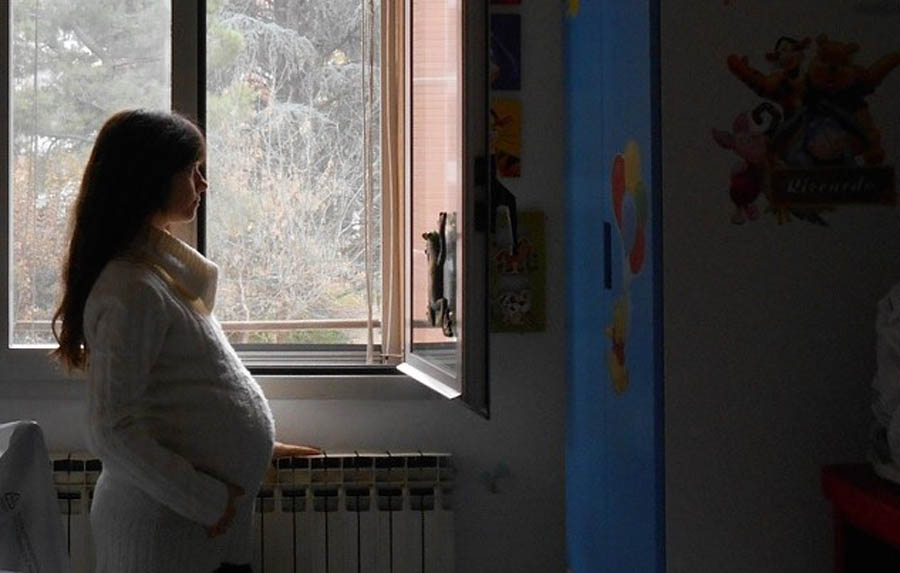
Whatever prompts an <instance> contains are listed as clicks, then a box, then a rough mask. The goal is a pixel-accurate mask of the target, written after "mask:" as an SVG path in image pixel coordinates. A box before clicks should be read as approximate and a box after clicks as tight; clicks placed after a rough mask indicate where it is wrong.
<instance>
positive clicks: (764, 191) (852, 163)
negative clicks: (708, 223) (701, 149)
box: [712, 34, 900, 225]
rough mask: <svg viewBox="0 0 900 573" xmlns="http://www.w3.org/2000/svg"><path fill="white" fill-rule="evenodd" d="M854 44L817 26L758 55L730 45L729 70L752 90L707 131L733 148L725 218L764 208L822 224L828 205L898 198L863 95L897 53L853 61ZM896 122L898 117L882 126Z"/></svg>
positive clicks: (783, 218)
mask: <svg viewBox="0 0 900 573" xmlns="http://www.w3.org/2000/svg"><path fill="white" fill-rule="evenodd" d="M859 50H860V45H859V44H857V43H856V42H854V41H850V40H845V39H841V38H832V37H829V36H827V35H825V34H820V35H819V36H817V37H816V38H815V40H813V39H812V38H810V37H797V36H794V37H792V36H782V37H780V38H778V39H776V40H775V41H774V43H773V47H772V50H771V51H769V52H767V53H765V54H763V55H762V57H763V58H764V59H765V61H766V64H767V67H768V70H763V69H760V68H761V67H762V66H760V65H759V64H758V63H757V61H756V60H760V57H759V56H756V57H754V56H753V55H746V54H731V55H729V56H728V57H727V59H726V65H727V70H728V72H729V73H730V74H731V76H732V77H733V78H734V79H736V80H737V81H739V82H741V83H742V84H743V85H744V86H745V87H746V88H747V89H749V90H751V91H752V92H753V93H754V94H755V95H756V96H758V97H759V98H760V99H759V101H758V102H757V104H756V105H754V106H753V107H752V108H750V109H739V110H736V111H735V114H734V117H733V120H732V122H731V126H730V127H727V128H713V129H712V137H713V139H714V140H715V143H716V144H717V145H718V146H719V147H721V148H722V149H724V150H726V151H728V152H730V153H731V154H733V155H734V156H735V163H734V165H733V167H732V169H731V174H730V177H729V181H728V193H729V196H730V198H731V202H732V213H731V222H732V223H735V224H742V223H745V222H749V221H755V220H757V219H759V218H760V216H761V215H762V214H764V213H768V214H771V215H773V216H774V217H775V219H776V221H777V222H778V223H785V222H788V221H791V220H793V219H799V220H804V221H807V222H810V223H814V224H818V225H827V219H826V217H825V216H824V215H825V213H826V212H827V211H833V210H834V209H835V208H836V207H838V206H842V205H850V204H883V205H894V204H896V189H895V181H894V166H893V161H894V159H895V158H893V157H888V156H887V154H886V152H885V149H884V146H883V145H882V140H883V135H882V126H881V125H880V124H879V121H878V110H877V109H870V106H869V103H868V101H867V98H868V97H869V96H870V95H871V94H873V93H874V92H875V91H876V90H878V88H879V86H880V85H881V84H882V82H883V81H884V80H885V78H887V77H888V75H889V74H891V72H893V71H894V69H895V68H897V67H898V66H900V52H893V53H889V54H886V55H883V56H881V57H879V58H876V59H874V61H870V62H858V61H857V58H856V54H857V52H859ZM890 127H891V128H893V129H897V126H890Z"/></svg>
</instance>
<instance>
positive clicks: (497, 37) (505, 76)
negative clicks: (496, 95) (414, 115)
mask: <svg viewBox="0 0 900 573" xmlns="http://www.w3.org/2000/svg"><path fill="white" fill-rule="evenodd" d="M521 54H522V17H521V16H520V15H519V14H491V46H490V78H491V89H495V90H518V89H521V87H522V78H521V75H522V71H521Z"/></svg>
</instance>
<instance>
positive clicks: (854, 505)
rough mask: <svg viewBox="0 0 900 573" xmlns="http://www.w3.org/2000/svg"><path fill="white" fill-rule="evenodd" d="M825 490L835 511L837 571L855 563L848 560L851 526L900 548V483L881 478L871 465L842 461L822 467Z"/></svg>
mask: <svg viewBox="0 0 900 573" xmlns="http://www.w3.org/2000/svg"><path fill="white" fill-rule="evenodd" d="M822 490H823V492H824V493H825V497H826V498H827V499H828V500H829V501H831V505H832V510H833V513H834V571H835V573H843V572H844V571H847V570H848V569H850V568H851V565H852V564H848V563H847V557H848V552H847V533H848V528H850V527H852V528H855V529H857V530H858V531H860V532H862V533H865V534H866V535H868V536H871V537H873V538H875V539H878V540H880V541H881V542H883V543H886V544H887V545H890V546H892V547H894V548H900V485H898V484H895V483H893V482H890V481H887V480H885V479H883V478H881V477H879V476H878V475H877V474H876V473H875V472H874V471H873V470H872V468H871V466H869V464H841V465H832V466H825V467H824V468H822ZM852 570H855V569H852Z"/></svg>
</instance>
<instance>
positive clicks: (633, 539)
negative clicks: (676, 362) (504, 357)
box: [566, 0, 665, 573]
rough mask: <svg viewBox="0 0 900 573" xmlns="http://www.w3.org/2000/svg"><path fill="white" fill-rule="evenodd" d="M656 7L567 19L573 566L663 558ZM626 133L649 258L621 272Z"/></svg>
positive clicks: (585, 12)
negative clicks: (617, 340)
mask: <svg viewBox="0 0 900 573" xmlns="http://www.w3.org/2000/svg"><path fill="white" fill-rule="evenodd" d="M656 10H657V5H656V3H655V2H648V1H647V0H644V1H634V2H614V1H612V2H600V1H590V2H589V1H585V2H581V7H580V10H579V12H578V13H577V14H575V15H570V18H569V20H568V24H567V38H566V42H567V43H566V75H567V80H566V81H567V86H566V95H567V99H568V101H567V112H568V118H567V123H568V125H567V127H568V134H567V165H566V171H567V192H568V202H567V203H568V209H569V211H568V214H567V215H568V222H569V224H568V231H567V241H568V244H567V250H566V252H567V254H568V261H567V272H568V277H567V278H568V285H569V293H568V294H569V296H568V301H569V308H568V324H569V340H570V356H569V373H568V379H569V395H568V420H567V451H566V482H567V483H566V497H567V499H566V521H567V522H566V527H567V545H568V547H567V551H568V555H569V566H570V567H571V568H572V570H573V571H575V572H578V573H582V572H584V573H588V572H590V573H594V572H601V571H612V572H621V571H630V572H631V571H633V572H645V571H646V572H653V571H663V570H664V569H665V560H664V554H663V552H664V541H663V532H664V521H663V467H664V465H663V447H662V446H663V444H662V429H663V420H662V379H661V375H660V372H661V360H662V356H661V344H660V337H661V334H660V332H661V331H660V329H661V327H660V326H659V325H658V324H657V323H658V321H657V320H656V317H657V316H661V314H660V300H659V298H660V297H659V285H660V282H661V276H660V274H659V272H658V270H657V267H658V258H659V253H660V249H659V229H658V227H659V219H660V216H659V193H658V190H657V187H658V181H659V177H658V175H659V173H658V172H659V169H658V159H659V152H658V121H657V110H658V101H657V98H656V91H657V78H658V73H657V64H656V61H655V59H654V58H655V57H656V56H655V54H656V42H657V39H656V38H657V34H658V26H657V24H656V21H657V14H656ZM651 54H654V56H652V57H651ZM629 140H631V141H633V142H634V143H636V144H637V148H638V149H639V151H640V158H641V162H640V178H641V180H642V181H643V184H644V187H645V189H646V192H645V196H646V197H647V202H648V204H649V208H648V209H647V211H646V212H647V215H646V221H647V223H646V226H645V228H644V231H645V233H646V239H647V243H646V249H647V255H646V257H645V258H644V262H643V264H642V265H641V267H640V269H639V272H637V273H635V274H634V275H633V276H631V277H630V278H629V277H628V275H629V271H628V270H627V269H628V264H627V260H624V259H625V258H626V257H627V254H628V250H629V248H630V247H631V245H632V244H633V243H631V242H629V244H628V245H626V244H625V241H623V235H624V236H627V237H629V238H630V237H631V236H633V235H631V234H628V233H623V231H622V230H620V226H621V227H625V226H626V225H624V224H623V225H619V224H618V223H617V219H616V217H615V215H614V211H613V205H612V192H611V183H610V182H611V176H612V165H613V158H614V157H615V155H616V154H623V153H624V152H625V149H626V144H627V142H628V141H629ZM632 198H634V195H632ZM629 212H633V211H629ZM604 222H606V223H609V226H610V229H611V233H610V238H611V244H610V245H609V246H610V255H611V265H610V267H609V269H610V270H611V281H610V284H609V285H608V286H609V288H607V285H605V281H604V275H605V273H604V268H605V267H604V261H605V249H604V233H603V226H604V225H603V224H604ZM623 297H624V298H626V299H627V301H628V302H626V303H622V302H619V304H620V305H622V304H625V305H627V308H628V315H629V317H628V320H627V321H626V324H627V329H626V332H627V335H626V337H625V341H626V344H625V357H626V360H625V365H626V368H627V370H628V374H629V378H628V380H629V384H628V386H627V387H626V388H625V390H624V391H623V392H616V391H615V390H614V384H613V380H612V376H611V374H610V369H609V367H608V362H609V360H610V358H609V353H610V352H611V350H612V341H611V338H610V336H608V335H607V332H606V329H607V327H610V326H612V325H613V324H614V320H613V309H614V307H615V305H616V303H617V301H622V299H623Z"/></svg>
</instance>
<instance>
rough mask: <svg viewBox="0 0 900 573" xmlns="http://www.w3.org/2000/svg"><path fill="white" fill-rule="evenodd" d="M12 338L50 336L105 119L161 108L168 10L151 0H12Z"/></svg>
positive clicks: (24, 341) (35, 340) (166, 93)
mask: <svg viewBox="0 0 900 573" xmlns="http://www.w3.org/2000/svg"><path fill="white" fill-rule="evenodd" d="M11 10H12V18H13V22H12V39H11V44H12V77H11V78H10V79H11V92H12V94H11V98H12V99H11V102H12V103H11V107H12V110H11V116H12V145H11V151H10V155H11V157H10V161H11V162H12V164H11V165H10V172H11V176H12V189H11V193H10V203H11V204H10V210H11V213H12V222H11V223H12V253H11V261H12V265H11V268H10V293H11V297H12V300H11V301H10V307H11V316H10V323H11V324H10V331H11V332H10V342H11V343H12V344H16V345H30V344H51V343H53V337H52V334H51V331H50V319H51V317H52V316H53V312H54V311H55V307H56V305H57V304H58V302H59V296H60V293H61V290H60V280H61V277H60V263H61V260H62V257H63V254H64V251H65V245H66V239H67V228H68V218H69V207H70V205H71V204H72V202H73V200H74V198H75V196H76V195H77V193H78V186H79V184H80V182H81V173H82V170H83V169H84V165H85V163H86V162H87V157H88V155H89V153H90V149H91V145H92V144H93V141H94V137H95V136H96V134H97V131H98V129H99V128H100V126H101V125H102V123H103V121H104V120H105V119H106V118H107V117H108V116H110V115H112V114H113V113H114V112H116V111H119V110H121V109H123V108H131V107H148V108H157V109H159V108H164V109H168V108H169V101H170V99H171V98H170V83H169V78H170V75H171V74H170V62H171V58H170V52H171V48H170V43H169V34H170V32H169V30H170V29H171V14H170V10H169V3H168V2H160V1H159V0H107V1H105V2H72V1H71V0H14V1H13V2H12V5H11Z"/></svg>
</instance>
